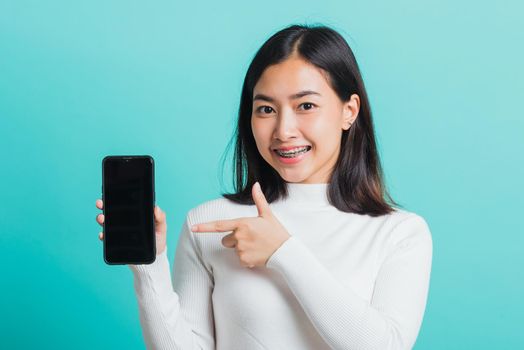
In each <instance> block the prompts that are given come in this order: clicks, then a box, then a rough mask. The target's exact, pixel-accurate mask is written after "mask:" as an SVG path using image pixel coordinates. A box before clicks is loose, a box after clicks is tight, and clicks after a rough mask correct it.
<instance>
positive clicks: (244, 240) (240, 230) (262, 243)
mask: <svg viewBox="0 0 524 350" xmlns="http://www.w3.org/2000/svg"><path fill="white" fill-rule="evenodd" d="M251 194H252V196H253V200H254V201H255V204H256V206H257V210H258V216H257V217H244V218H238V219H231V220H218V221H211V222H206V223H201V224H196V225H193V226H192V227H191V231H193V232H226V231H233V232H231V233H230V234H228V235H225V236H224V237H223V238H222V244H223V245H224V246H225V247H227V248H235V250H236V252H237V254H238V257H239V258H240V264H241V265H242V266H245V267H250V268H251V267H254V266H264V267H265V266H266V262H267V260H268V259H269V258H270V257H271V255H273V253H274V252H275V251H276V250H277V249H278V248H279V247H280V246H281V245H282V244H283V243H284V242H285V241H286V240H287V239H288V238H289V237H290V235H289V233H288V232H287V230H286V229H285V228H284V226H282V224H281V223H280V222H279V221H278V220H277V218H276V217H275V216H274V215H273V213H272V212H271V209H270V207H269V203H268V202H267V201H266V197H265V196H264V193H263V192H262V190H261V189H260V184H259V183H258V182H256V183H255V184H254V185H253V187H252V188H251Z"/></svg>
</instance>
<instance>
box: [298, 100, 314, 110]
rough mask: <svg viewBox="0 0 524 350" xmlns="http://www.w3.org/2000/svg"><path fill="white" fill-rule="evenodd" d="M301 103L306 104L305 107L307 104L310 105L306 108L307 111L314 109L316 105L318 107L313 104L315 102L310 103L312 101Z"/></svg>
mask: <svg viewBox="0 0 524 350" xmlns="http://www.w3.org/2000/svg"><path fill="white" fill-rule="evenodd" d="M300 105H301V106H304V108H305V107H306V106H309V108H305V110H306V111H309V110H310V109H312V108H313V106H315V107H316V105H315V104H313V103H310V102H304V103H302V104H300Z"/></svg>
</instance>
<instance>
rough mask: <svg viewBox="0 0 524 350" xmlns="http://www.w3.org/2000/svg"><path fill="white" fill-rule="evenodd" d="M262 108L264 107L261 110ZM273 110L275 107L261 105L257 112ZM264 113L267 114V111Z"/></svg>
mask: <svg viewBox="0 0 524 350" xmlns="http://www.w3.org/2000/svg"><path fill="white" fill-rule="evenodd" d="M262 108H264V110H263V111H261V109H262ZM272 110H273V108H272V107H270V106H260V107H258V108H257V109H256V111H257V112H262V113H264V112H268V113H271V111H272ZM264 114H267V113H264Z"/></svg>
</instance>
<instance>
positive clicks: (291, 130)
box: [251, 54, 360, 184]
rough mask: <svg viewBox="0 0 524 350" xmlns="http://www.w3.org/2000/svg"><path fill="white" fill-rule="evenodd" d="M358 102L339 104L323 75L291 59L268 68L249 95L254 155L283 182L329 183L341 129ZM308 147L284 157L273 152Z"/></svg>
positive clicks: (294, 57) (351, 118)
mask: <svg viewBox="0 0 524 350" xmlns="http://www.w3.org/2000/svg"><path fill="white" fill-rule="evenodd" d="M359 106H360V100H359V97H358V95H356V94H353V95H352V96H351V99H350V100H349V101H346V102H343V101H341V100H340V98H339V97H338V95H337V94H336V92H335V91H334V90H333V89H332V87H331V86H330V85H329V82H328V80H327V73H326V72H324V71H323V70H321V69H320V68H318V67H316V66H314V65H312V64H311V63H309V62H307V61H305V60H304V59H302V58H300V57H299V56H297V55H295V54H293V55H291V56H290V57H289V58H288V59H286V60H285V61H283V62H281V63H279V64H276V65H272V66H269V67H268V68H266V70H265V71H264V72H263V74H262V75H261V77H260V79H259V80H258V82H257V84H256V85H255V87H254V90H253V110H252V114H251V128H252V130H253V136H254V138H255V142H256V144H257V148H258V151H259V152H260V154H261V155H262V157H263V158H264V159H265V160H266V162H267V163H269V164H270V165H271V166H272V167H273V168H274V169H275V170H276V171H277V172H278V173H279V174H280V176H281V177H282V178H283V179H284V180H285V181H287V182H294V183H310V184H311V183H328V182H329V179H330V176H331V173H332V171H333V170H334V166H335V164H336V161H337V159H338V156H339V154H340V142H341V138H342V132H343V130H347V129H349V127H350V125H351V124H353V122H354V121H355V119H356V118H357V116H358V109H359ZM296 146H309V147H308V148H309V150H308V151H307V152H306V153H303V154H299V155H298V156H297V157H294V158H289V157H290V156H289V155H288V157H286V156H285V155H284V156H281V155H279V154H278V153H277V152H276V151H275V150H276V149H283V148H289V147H296Z"/></svg>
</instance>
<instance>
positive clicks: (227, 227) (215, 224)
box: [191, 220, 238, 232]
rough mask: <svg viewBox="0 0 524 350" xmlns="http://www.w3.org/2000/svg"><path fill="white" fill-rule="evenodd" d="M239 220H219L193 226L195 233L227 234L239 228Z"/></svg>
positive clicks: (192, 229)
mask: <svg viewBox="0 0 524 350" xmlns="http://www.w3.org/2000/svg"><path fill="white" fill-rule="evenodd" d="M237 226H238V222H237V220H217V221H210V222H204V223H201V224H195V225H193V226H191V231H193V232H226V231H233V230H234V229H235V228H237Z"/></svg>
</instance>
